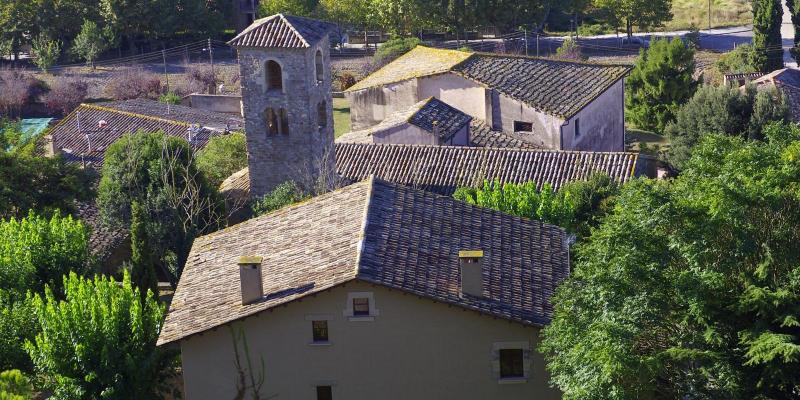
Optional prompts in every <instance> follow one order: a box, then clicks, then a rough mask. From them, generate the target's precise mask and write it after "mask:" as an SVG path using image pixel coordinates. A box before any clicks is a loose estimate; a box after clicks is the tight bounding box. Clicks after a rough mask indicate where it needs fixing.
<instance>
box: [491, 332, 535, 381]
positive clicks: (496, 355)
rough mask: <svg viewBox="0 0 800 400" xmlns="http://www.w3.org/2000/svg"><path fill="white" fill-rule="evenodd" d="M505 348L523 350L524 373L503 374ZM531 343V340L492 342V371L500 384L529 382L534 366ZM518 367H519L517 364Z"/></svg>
mask: <svg viewBox="0 0 800 400" xmlns="http://www.w3.org/2000/svg"><path fill="white" fill-rule="evenodd" d="M504 350H511V351H521V354H522V375H507V376H504V375H503V365H502V364H503V359H502V358H503V357H502V356H503V354H504V353H506V352H505V351H504ZM531 353H532V352H531V343H530V342H529V341H519V342H495V343H493V344H492V372H493V375H494V377H495V378H496V379H497V383H498V384H502V385H507V384H520V383H526V382H528V379H530V375H531V371H532V368H533V360H532V354H531ZM506 354H507V353H506ZM516 367H519V365H517V366H516Z"/></svg>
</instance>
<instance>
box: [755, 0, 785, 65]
mask: <svg viewBox="0 0 800 400" xmlns="http://www.w3.org/2000/svg"><path fill="white" fill-rule="evenodd" d="M782 19H783V7H782V6H781V2H780V0H753V65H755V67H756V68H757V69H758V70H759V71H761V72H765V73H766V72H772V71H775V70H776V69H781V68H783V48H782V45H781V22H782Z"/></svg>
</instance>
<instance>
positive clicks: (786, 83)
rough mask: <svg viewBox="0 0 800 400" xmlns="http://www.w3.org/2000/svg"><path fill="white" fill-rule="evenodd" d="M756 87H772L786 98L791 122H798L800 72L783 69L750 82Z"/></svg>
mask: <svg viewBox="0 0 800 400" xmlns="http://www.w3.org/2000/svg"><path fill="white" fill-rule="evenodd" d="M752 84H754V85H756V86H761V85H773V86H775V87H776V88H778V89H780V91H781V92H782V93H783V94H784V96H786V99H787V100H788V102H789V111H790V113H791V117H792V121H793V122H800V70H797V69H794V68H783V69H779V70H777V71H773V72H770V73H769V74H766V75H764V76H762V77H760V78H758V79H755V80H753V81H752ZM743 87H744V86H743Z"/></svg>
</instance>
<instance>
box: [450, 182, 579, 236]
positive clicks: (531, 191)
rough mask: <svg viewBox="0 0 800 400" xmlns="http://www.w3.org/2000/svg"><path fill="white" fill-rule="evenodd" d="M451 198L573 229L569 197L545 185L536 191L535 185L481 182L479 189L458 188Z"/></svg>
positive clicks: (573, 214) (572, 207)
mask: <svg viewBox="0 0 800 400" xmlns="http://www.w3.org/2000/svg"><path fill="white" fill-rule="evenodd" d="M453 197H454V198H455V199H456V200H460V201H463V202H466V203H468V204H472V205H476V206H478V207H486V208H492V209H495V210H498V211H502V212H504V213H506V214H512V215H518V216H520V217H526V218H533V219H538V220H542V221H544V222H547V223H550V224H554V225H558V226H561V227H564V228H567V227H572V226H573V220H574V216H575V203H574V202H573V199H572V198H571V196H568V195H566V196H565V195H559V193H556V192H554V191H553V188H552V186H550V184H547V183H546V184H545V185H544V186H543V187H542V189H541V190H539V189H537V188H536V182H527V183H523V184H513V183H505V184H501V183H500V181H494V182H490V181H484V183H483V186H482V187H480V188H470V187H462V188H458V190H456V192H455V193H454V194H453Z"/></svg>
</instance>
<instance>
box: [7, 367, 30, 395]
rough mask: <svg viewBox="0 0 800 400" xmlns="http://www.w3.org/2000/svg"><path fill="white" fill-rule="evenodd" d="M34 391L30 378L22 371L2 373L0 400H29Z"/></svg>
mask: <svg viewBox="0 0 800 400" xmlns="http://www.w3.org/2000/svg"><path fill="white" fill-rule="evenodd" d="M31 398H33V390H32V388H31V384H30V382H28V378H26V377H25V375H23V374H22V372H21V371H20V370H17V369H12V370H8V371H3V372H0V400H29V399H31Z"/></svg>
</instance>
